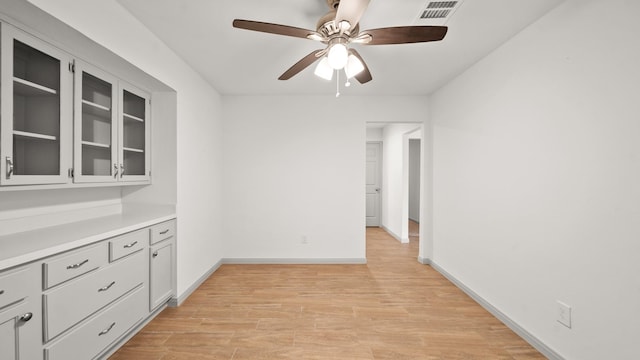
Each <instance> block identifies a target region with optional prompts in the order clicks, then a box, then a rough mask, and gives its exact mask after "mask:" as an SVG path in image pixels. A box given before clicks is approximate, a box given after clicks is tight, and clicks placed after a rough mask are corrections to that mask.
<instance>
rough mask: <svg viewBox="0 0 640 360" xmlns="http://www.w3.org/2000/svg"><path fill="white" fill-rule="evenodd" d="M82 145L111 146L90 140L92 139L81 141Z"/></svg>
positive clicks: (108, 147)
mask: <svg viewBox="0 0 640 360" xmlns="http://www.w3.org/2000/svg"><path fill="white" fill-rule="evenodd" d="M82 145H86V146H91V147H95V148H101V149H110V148H111V145H109V144H101V143H97V142H92V141H82Z"/></svg>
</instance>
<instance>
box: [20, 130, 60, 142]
mask: <svg viewBox="0 0 640 360" xmlns="http://www.w3.org/2000/svg"><path fill="white" fill-rule="evenodd" d="M13 135H15V136H19V137H21V138H25V139H34V140H35V139H37V140H49V141H56V140H58V139H57V138H56V137H55V136H51V135H44V134H37V133H31V132H27V131H18V130H13Z"/></svg>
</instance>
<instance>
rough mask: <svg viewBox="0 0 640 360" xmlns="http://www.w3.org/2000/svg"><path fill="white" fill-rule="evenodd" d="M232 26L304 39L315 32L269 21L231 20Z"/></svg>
mask: <svg viewBox="0 0 640 360" xmlns="http://www.w3.org/2000/svg"><path fill="white" fill-rule="evenodd" d="M233 27H235V28H238V29H245V30H253V31H260V32H265V33H270V34H276V35H286V36H293V37H299V38H305V39H306V38H307V36H309V35H311V34H315V33H316V32H315V31H313V30H307V29H302V28H297V27H293V26H288V25H279V24H271V23H265V22H260V21H251V20H240V19H235V20H233Z"/></svg>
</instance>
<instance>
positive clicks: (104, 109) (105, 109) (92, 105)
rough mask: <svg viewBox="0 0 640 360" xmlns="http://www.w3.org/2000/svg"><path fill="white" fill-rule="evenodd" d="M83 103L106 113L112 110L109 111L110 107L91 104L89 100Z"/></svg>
mask: <svg viewBox="0 0 640 360" xmlns="http://www.w3.org/2000/svg"><path fill="white" fill-rule="evenodd" d="M82 103H83V104H85V105H88V106H89V107H92V108H94V109H98V110H102V111H105V112H110V111H111V109H109V108H108V107H106V106H104V105H100V104H96V103H94V102H91V101H89V100H84V99H83V100H82Z"/></svg>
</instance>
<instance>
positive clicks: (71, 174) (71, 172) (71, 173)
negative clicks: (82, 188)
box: [67, 168, 74, 179]
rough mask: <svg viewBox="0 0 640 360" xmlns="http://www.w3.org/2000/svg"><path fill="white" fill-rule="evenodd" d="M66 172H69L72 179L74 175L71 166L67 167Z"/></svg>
mask: <svg viewBox="0 0 640 360" xmlns="http://www.w3.org/2000/svg"><path fill="white" fill-rule="evenodd" d="M67 173H68V174H69V178H71V179H73V176H74V173H73V168H69V171H68V172H67Z"/></svg>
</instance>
